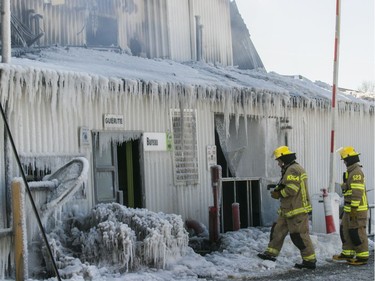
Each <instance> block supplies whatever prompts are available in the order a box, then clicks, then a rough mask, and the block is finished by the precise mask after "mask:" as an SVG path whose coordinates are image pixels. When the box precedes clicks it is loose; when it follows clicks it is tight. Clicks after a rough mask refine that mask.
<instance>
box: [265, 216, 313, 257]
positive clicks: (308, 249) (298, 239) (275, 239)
mask: <svg viewBox="0 0 375 281" xmlns="http://www.w3.org/2000/svg"><path fill="white" fill-rule="evenodd" d="M288 233H290V238H291V240H292V242H293V244H294V245H295V246H296V247H297V248H298V249H299V250H300V252H301V257H302V259H303V260H306V261H312V262H316V256H315V250H314V246H313V244H312V242H311V238H310V235H309V215H308V214H299V215H296V216H294V217H292V218H284V217H281V216H279V217H278V218H277V221H276V223H274V225H273V226H272V229H271V236H270V242H269V244H268V248H267V252H269V253H270V254H272V255H275V256H277V255H278V254H279V253H280V251H281V248H282V247H283V244H284V240H285V237H286V236H287V235H288Z"/></svg>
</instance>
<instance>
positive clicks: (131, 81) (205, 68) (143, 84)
mask: <svg viewBox="0 0 375 281" xmlns="http://www.w3.org/2000/svg"><path fill="white" fill-rule="evenodd" d="M0 70H1V86H0V87H1V88H0V89H1V95H2V96H1V101H2V102H4V101H5V100H8V104H9V105H10V109H12V102H13V99H14V98H16V97H17V95H20V94H21V93H22V91H21V88H22V87H26V91H24V93H26V94H27V95H29V97H30V102H35V101H38V100H40V99H42V98H43V99H45V98H46V95H47V97H48V98H50V102H51V105H52V106H56V105H57V103H59V104H60V103H61V102H62V103H63V104H65V105H69V106H73V107H76V106H77V105H76V104H77V93H82V94H83V95H84V96H85V97H86V98H87V99H94V98H96V97H99V99H103V100H104V99H106V98H108V97H109V96H113V95H122V94H124V93H125V94H128V93H130V94H133V95H139V96H143V95H150V96H151V98H152V99H155V100H156V99H158V100H161V101H164V102H165V103H166V104H168V105H169V106H175V105H177V104H178V101H181V100H183V101H185V102H186V101H187V102H188V105H193V104H194V103H195V102H196V100H197V99H201V100H206V101H211V102H215V103H216V102H223V103H224V104H225V103H227V102H229V101H230V100H231V101H232V102H233V103H234V104H236V103H237V104H242V105H244V104H245V105H256V104H266V105H267V106H268V105H273V106H275V107H290V106H292V107H299V108H324V109H325V108H330V107H331V97H332V90H331V86H329V85H327V84H325V83H322V82H315V83H314V82H312V81H310V80H308V79H306V78H303V77H300V76H298V78H295V77H291V76H283V75H279V74H277V73H273V72H272V73H267V72H265V71H262V70H258V71H257V70H241V69H238V68H235V67H223V66H218V65H212V64H205V63H203V62H188V63H178V62H174V61H170V60H160V59H145V58H140V57H134V56H129V55H127V54H119V53H115V52H110V51H97V50H90V49H84V48H66V49H63V48H58V47H55V48H50V49H44V50H41V51H40V52H39V53H32V54H31V53H29V54H25V55H24V57H23V58H12V63H11V64H1V65H0ZM8 81H13V83H8ZM46 85H48V87H46V92H45V93H43V92H42V91H41V89H42V88H43V87H45V86H46ZM172 93H173V95H172ZM228 97H229V100H228ZM337 100H338V109H339V110H340V111H353V110H354V111H363V112H367V113H371V114H373V113H374V104H373V103H371V102H369V101H367V100H365V99H359V98H356V97H354V96H351V95H348V94H345V93H342V92H339V93H338V95H337Z"/></svg>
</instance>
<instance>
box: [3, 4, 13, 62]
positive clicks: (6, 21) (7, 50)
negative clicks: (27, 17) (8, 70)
mask: <svg viewBox="0 0 375 281" xmlns="http://www.w3.org/2000/svg"><path fill="white" fill-rule="evenodd" d="M1 34H2V36H1V42H2V48H1V62H2V63H10V57H11V52H12V51H11V39H10V0H3V1H2V10H1Z"/></svg>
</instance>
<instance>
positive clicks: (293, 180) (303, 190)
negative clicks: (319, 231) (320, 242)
mask: <svg viewBox="0 0 375 281" xmlns="http://www.w3.org/2000/svg"><path fill="white" fill-rule="evenodd" d="M280 185H281V186H284V187H283V188H282V189H281V190H280V193H281V198H280V209H279V211H278V213H279V215H280V216H283V217H286V218H290V217H293V216H295V215H298V214H302V213H309V212H311V211H312V207H311V204H310V196H309V192H308V185H307V174H306V172H305V170H304V169H303V168H302V166H301V165H300V164H298V163H297V162H293V163H292V164H291V165H290V166H288V167H287V168H286V170H285V173H284V174H283V177H282V179H281V182H280Z"/></svg>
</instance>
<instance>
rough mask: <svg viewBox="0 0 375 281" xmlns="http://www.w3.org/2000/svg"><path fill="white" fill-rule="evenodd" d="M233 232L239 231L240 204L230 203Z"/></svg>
mask: <svg viewBox="0 0 375 281" xmlns="http://www.w3.org/2000/svg"><path fill="white" fill-rule="evenodd" d="M232 220H233V231H237V230H240V225H241V222H240V204H239V203H232Z"/></svg>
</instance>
